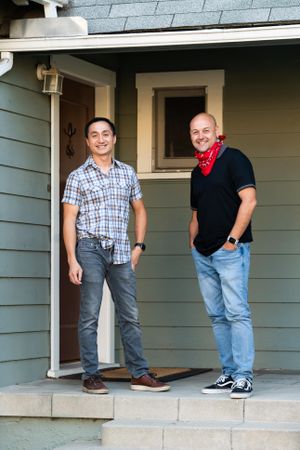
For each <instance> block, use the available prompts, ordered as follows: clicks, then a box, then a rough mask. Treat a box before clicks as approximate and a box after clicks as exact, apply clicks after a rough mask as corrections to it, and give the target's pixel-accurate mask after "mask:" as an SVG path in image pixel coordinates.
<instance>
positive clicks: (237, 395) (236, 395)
mask: <svg viewBox="0 0 300 450" xmlns="http://www.w3.org/2000/svg"><path fill="white" fill-rule="evenodd" d="M251 395H252V392H245V393H240V394H239V393H238V392H236V393H234V392H233V393H231V394H230V398H234V399H239V398H241V399H243V398H249V397H251Z"/></svg>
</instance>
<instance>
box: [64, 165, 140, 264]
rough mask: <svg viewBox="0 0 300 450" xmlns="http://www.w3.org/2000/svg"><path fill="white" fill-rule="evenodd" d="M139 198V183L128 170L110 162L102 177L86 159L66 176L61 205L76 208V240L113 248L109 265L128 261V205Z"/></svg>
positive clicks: (101, 173)
mask: <svg viewBox="0 0 300 450" xmlns="http://www.w3.org/2000/svg"><path fill="white" fill-rule="evenodd" d="M140 198H142V191H141V187H140V183H139V180H138V178H137V175H136V173H135V171H134V169H133V168H132V167H130V166H128V165H127V164H124V163H122V162H120V161H117V160H115V159H114V160H113V164H112V167H111V168H110V170H109V172H108V173H107V174H104V173H103V172H101V170H100V168H99V167H98V166H97V164H96V163H95V161H94V159H93V158H92V156H89V158H88V159H87V160H86V161H85V163H84V164H83V165H82V166H80V167H79V168H78V169H76V170H74V171H73V172H71V173H70V175H69V177H68V179H67V182H66V187H65V191H64V196H63V199H62V202H63V203H70V204H71V205H77V206H79V212H78V216H77V219H76V230H77V238H78V239H82V238H97V239H101V243H102V246H103V248H108V247H110V246H112V245H114V252H113V263H114V264H123V263H125V262H128V261H130V259H131V251H130V242H129V239H128V235H127V228H128V221H129V205H130V202H132V201H134V200H139V199H140Z"/></svg>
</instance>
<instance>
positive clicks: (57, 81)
mask: <svg viewBox="0 0 300 450" xmlns="http://www.w3.org/2000/svg"><path fill="white" fill-rule="evenodd" d="M36 75H37V79H38V80H44V84H43V93H44V94H48V95H51V94H57V95H61V94H62V84H63V78H64V77H63V75H61V74H60V73H59V72H58V70H57V69H56V68H55V67H50V69H47V67H46V66H45V64H38V66H37V69H36Z"/></svg>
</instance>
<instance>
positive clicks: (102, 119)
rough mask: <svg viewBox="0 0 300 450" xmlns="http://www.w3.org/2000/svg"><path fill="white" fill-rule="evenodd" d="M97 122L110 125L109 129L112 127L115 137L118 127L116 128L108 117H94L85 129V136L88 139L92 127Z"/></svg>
mask: <svg viewBox="0 0 300 450" xmlns="http://www.w3.org/2000/svg"><path fill="white" fill-rule="evenodd" d="M95 122H106V123H108V125H109V127H110V129H111V131H112V134H113V135H114V136H115V135H116V127H115V124H114V123H113V122H112V121H111V120H109V119H107V117H93V118H92V119H91V120H89V121H88V123H87V124H86V125H85V127H84V135H85V137H86V138H87V137H88V134H89V128H90V126H91V125H92V124H93V123H95Z"/></svg>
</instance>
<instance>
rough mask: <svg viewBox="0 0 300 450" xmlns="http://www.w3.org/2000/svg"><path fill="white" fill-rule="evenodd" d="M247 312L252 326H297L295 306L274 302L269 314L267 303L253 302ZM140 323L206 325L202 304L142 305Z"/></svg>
mask: <svg viewBox="0 0 300 450" xmlns="http://www.w3.org/2000/svg"><path fill="white" fill-rule="evenodd" d="M251 311H252V319H253V325H254V327H260V328H262V327H264V328H270V327H271V328H274V327H279V328H288V327H290V328H297V327H300V305H299V304H297V303H285V304H283V303H282V304H281V303H274V304H273V305H272V314H270V304H269V303H253V304H251ZM140 321H141V324H142V326H143V327H155V326H159V327H163V326H166V327H176V326H181V327H197V326H200V327H203V326H204V327H207V326H209V325H210V322H209V319H208V317H207V314H206V311H205V307H204V304H203V303H202V302H199V303H187V302H182V303H179V302H176V303H175V302H174V303H171V302H168V303H162V302H154V303H150V302H147V303H143V306H142V309H141V311H140Z"/></svg>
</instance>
